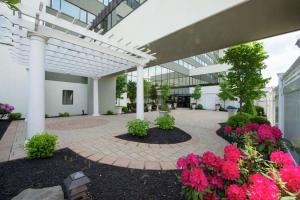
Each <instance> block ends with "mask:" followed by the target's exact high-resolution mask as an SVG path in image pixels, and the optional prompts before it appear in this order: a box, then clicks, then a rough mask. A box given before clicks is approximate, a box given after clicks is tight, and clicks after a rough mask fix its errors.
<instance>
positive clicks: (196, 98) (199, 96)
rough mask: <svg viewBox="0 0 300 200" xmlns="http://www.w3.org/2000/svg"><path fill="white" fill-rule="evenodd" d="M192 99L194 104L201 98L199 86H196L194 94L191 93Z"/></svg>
mask: <svg viewBox="0 0 300 200" xmlns="http://www.w3.org/2000/svg"><path fill="white" fill-rule="evenodd" d="M192 97H193V98H194V99H195V100H196V104H197V101H198V99H200V98H201V86H200V85H196V87H195V89H194V92H193V93H192Z"/></svg>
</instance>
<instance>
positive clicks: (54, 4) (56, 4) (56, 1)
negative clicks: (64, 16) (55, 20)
mask: <svg viewBox="0 0 300 200" xmlns="http://www.w3.org/2000/svg"><path fill="white" fill-rule="evenodd" d="M51 8H53V9H55V10H60V0H51Z"/></svg>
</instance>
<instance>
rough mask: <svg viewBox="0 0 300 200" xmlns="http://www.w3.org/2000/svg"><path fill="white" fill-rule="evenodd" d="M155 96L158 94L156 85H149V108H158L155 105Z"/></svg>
mask: <svg viewBox="0 0 300 200" xmlns="http://www.w3.org/2000/svg"><path fill="white" fill-rule="evenodd" d="M157 97H158V95H157V89H156V85H151V87H150V99H151V100H152V106H151V108H153V110H158V106H157V105H156V102H157Z"/></svg>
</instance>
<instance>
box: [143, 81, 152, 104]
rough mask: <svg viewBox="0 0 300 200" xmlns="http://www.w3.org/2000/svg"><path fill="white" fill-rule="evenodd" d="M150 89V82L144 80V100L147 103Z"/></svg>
mask: <svg viewBox="0 0 300 200" xmlns="http://www.w3.org/2000/svg"><path fill="white" fill-rule="evenodd" d="M150 89H151V82H149V81H147V80H144V99H146V100H147V101H149V98H150Z"/></svg>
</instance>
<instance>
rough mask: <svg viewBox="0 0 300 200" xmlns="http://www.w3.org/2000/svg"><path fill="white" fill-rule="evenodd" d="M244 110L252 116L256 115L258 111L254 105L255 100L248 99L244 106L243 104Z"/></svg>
mask: <svg viewBox="0 0 300 200" xmlns="http://www.w3.org/2000/svg"><path fill="white" fill-rule="evenodd" d="M242 112H244V113H248V114H250V115H252V116H256V115H257V112H256V109H255V106H254V105H253V102H251V101H247V102H246V103H245V104H244V105H243V106H242Z"/></svg>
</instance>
